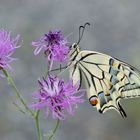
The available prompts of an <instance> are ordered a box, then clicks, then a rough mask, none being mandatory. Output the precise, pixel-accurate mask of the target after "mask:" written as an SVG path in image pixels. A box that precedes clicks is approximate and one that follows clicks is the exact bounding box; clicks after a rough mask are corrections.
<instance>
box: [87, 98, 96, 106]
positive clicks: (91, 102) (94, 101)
mask: <svg viewBox="0 0 140 140" xmlns="http://www.w3.org/2000/svg"><path fill="white" fill-rule="evenodd" d="M89 102H90V104H91V105H92V106H96V105H97V103H98V100H97V98H95V97H92V98H90V100H89Z"/></svg>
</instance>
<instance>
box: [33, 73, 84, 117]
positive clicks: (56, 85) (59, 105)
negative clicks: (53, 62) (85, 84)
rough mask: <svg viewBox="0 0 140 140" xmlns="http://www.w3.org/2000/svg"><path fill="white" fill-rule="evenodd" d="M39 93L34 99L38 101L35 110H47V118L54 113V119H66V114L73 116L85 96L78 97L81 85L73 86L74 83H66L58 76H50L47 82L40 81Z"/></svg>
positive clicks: (34, 106) (34, 105)
mask: <svg viewBox="0 0 140 140" xmlns="http://www.w3.org/2000/svg"><path fill="white" fill-rule="evenodd" d="M38 83H39V88H40V89H39V91H38V92H36V93H35V94H34V95H33V97H34V98H35V99H38V103H35V104H33V105H32V107H33V108H35V109H45V111H46V116H48V114H49V112H51V113H52V117H53V118H54V119H56V118H58V119H61V120H63V119H65V118H66V114H65V113H66V112H68V113H69V114H71V115H73V113H74V109H75V107H76V105H77V104H78V103H82V102H83V101H84V100H83V99H81V97H82V96H83V94H81V95H78V96H76V92H77V90H78V87H79V84H78V83H77V84H76V85H73V83H72V81H71V80H70V81H68V82H67V83H65V82H64V81H63V80H59V79H58V78H57V77H56V76H51V75H50V76H48V78H47V80H46V79H44V78H43V80H42V81H40V80H39V81H38Z"/></svg>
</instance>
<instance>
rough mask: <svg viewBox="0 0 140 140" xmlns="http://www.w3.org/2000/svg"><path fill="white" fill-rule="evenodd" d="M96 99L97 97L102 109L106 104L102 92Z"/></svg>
mask: <svg viewBox="0 0 140 140" xmlns="http://www.w3.org/2000/svg"><path fill="white" fill-rule="evenodd" d="M98 97H99V100H100V106H101V107H102V106H103V105H104V104H106V100H105V96H104V92H103V91H101V92H99V93H98Z"/></svg>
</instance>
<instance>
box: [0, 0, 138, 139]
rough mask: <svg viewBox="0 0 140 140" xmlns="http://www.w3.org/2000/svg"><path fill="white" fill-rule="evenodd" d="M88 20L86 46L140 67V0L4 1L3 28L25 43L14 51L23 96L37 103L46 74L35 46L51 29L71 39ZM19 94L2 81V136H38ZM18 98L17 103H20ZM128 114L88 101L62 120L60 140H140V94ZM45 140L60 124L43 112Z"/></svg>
mask: <svg viewBox="0 0 140 140" xmlns="http://www.w3.org/2000/svg"><path fill="white" fill-rule="evenodd" d="M85 22H90V23H91V26H90V27H89V28H87V30H86V31H85V34H84V37H83V40H82V41H81V49H87V50H96V51H99V52H102V53H106V54H109V55H111V56H114V57H117V58H119V59H121V60H123V61H126V62H128V63H130V64H132V65H133V66H135V67H137V68H138V69H140V55H139V54H140V1H139V0H133V1H132V0H69V1H68V0H0V28H5V29H7V30H11V31H12V33H13V35H16V34H20V35H21V37H22V40H23V45H22V47H21V48H20V49H18V50H17V52H16V53H15V54H14V56H15V57H17V58H19V60H18V61H16V62H13V63H12V67H13V68H14V71H13V72H12V75H13V77H14V80H15V82H16V84H17V86H18V87H19V89H20V90H21V92H22V95H23V97H24V98H25V99H26V100H27V101H28V104H31V103H32V102H31V101H32V99H31V95H32V92H34V91H35V90H36V88H37V79H38V78H39V77H40V76H42V74H43V73H44V69H45V65H44V62H45V61H44V59H43V57H42V56H37V57H35V56H34V55H33V48H32V46H31V45H30V44H31V42H32V40H36V39H38V38H39V37H40V36H41V35H42V34H44V33H47V32H48V31H49V30H53V29H61V30H62V32H63V34H64V35H65V36H67V35H69V34H72V35H70V36H69V38H68V39H69V41H70V42H71V43H73V42H75V41H77V39H78V27H79V26H80V25H83V24H84V23H85ZM15 100H16V98H15V96H14V94H13V91H12V90H11V88H9V87H8V85H7V83H6V80H4V79H2V80H0V140H36V134H35V128H34V125H33V120H32V119H31V118H30V117H29V116H26V115H23V114H22V113H20V112H19V111H17V109H16V107H15V106H14V105H13V102H15ZM16 102H17V101H16ZM122 105H123V106H124V109H125V110H126V113H127V115H128V118H127V119H122V118H121V117H120V115H119V114H118V113H117V112H115V111H108V112H107V113H105V114H103V115H101V114H99V113H98V112H97V111H96V109H93V108H92V106H91V105H90V104H89V103H88V101H86V102H85V103H84V104H81V105H80V106H79V107H78V109H77V111H76V113H75V115H74V116H73V117H69V118H68V119H67V120H65V121H63V122H61V124H60V127H59V129H58V131H57V133H56V135H55V137H54V140H132V139H135V140H139V139H140V98H139V99H131V100H124V101H122ZM41 119H42V120H41V127H42V130H43V135H44V140H47V138H46V135H45V134H46V132H49V131H50V130H51V129H52V128H53V127H54V124H55V121H54V120H52V119H51V118H49V119H47V120H46V119H45V115H44V114H43V113H42V116H41Z"/></svg>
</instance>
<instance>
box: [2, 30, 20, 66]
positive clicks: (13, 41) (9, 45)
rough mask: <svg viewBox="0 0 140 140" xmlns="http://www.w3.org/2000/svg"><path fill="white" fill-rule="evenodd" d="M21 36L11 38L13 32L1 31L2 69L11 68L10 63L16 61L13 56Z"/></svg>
mask: <svg viewBox="0 0 140 140" xmlns="http://www.w3.org/2000/svg"><path fill="white" fill-rule="evenodd" d="M19 37H20V36H19V35H17V36H16V37H15V38H14V37H11V32H7V31H5V30H4V29H0V69H6V68H10V69H11V67H10V65H9V63H10V62H12V61H13V60H15V58H12V57H11V55H12V54H13V53H14V52H15V50H16V48H18V47H20V46H18V45H17V44H18V41H19Z"/></svg>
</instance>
